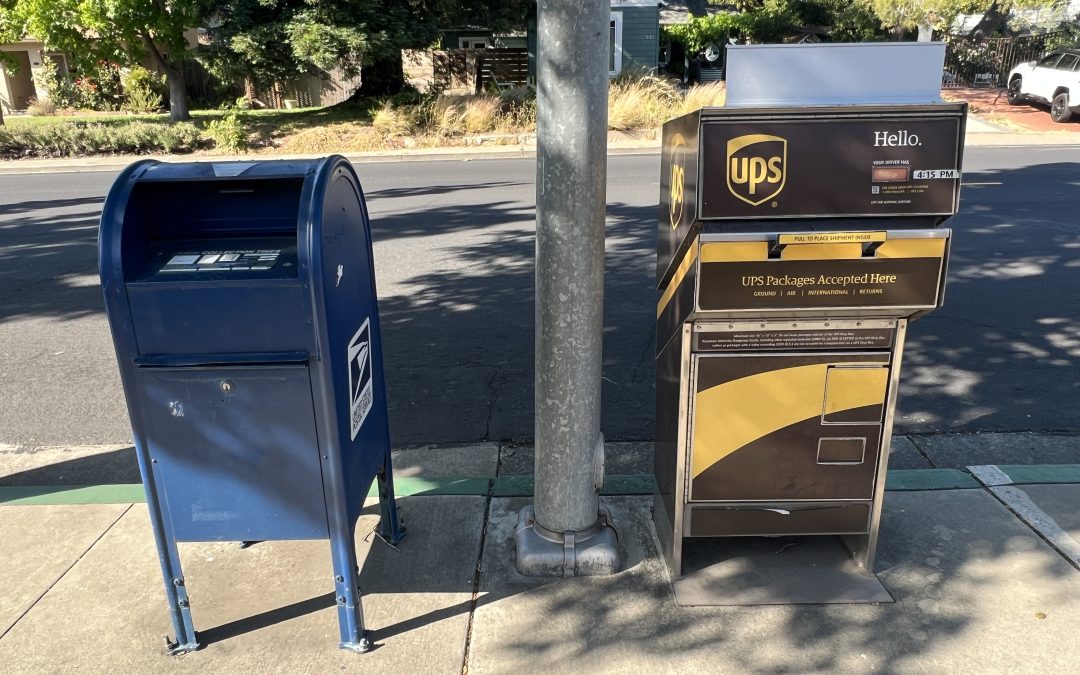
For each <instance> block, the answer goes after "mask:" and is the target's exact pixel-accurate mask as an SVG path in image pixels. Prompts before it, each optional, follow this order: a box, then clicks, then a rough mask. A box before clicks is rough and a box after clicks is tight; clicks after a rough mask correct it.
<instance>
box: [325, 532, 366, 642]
mask: <svg viewBox="0 0 1080 675" xmlns="http://www.w3.org/2000/svg"><path fill="white" fill-rule="evenodd" d="M330 548H331V551H332V553H333V556H334V588H335V590H336V591H337V592H336V593H335V601H336V603H337V610H338V626H339V627H340V629H341V642H339V643H338V647H340V648H341V649H347V650H349V651H353V652H361V653H362V652H366V651H368V650H369V649H371V643H370V641H369V640H368V635H367V630H365V629H364V608H363V606H362V605H361V602H360V568H359V564H358V562H357V559H356V541H355V537H354V535H353V533H352V532H349V533H348V535H347V536H344V537H333V538H332V539H331V540H330Z"/></svg>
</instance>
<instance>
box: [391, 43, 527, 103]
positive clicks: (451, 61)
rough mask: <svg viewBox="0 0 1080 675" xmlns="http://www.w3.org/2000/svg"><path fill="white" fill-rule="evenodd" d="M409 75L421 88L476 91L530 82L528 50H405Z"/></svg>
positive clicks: (465, 91)
mask: <svg viewBox="0 0 1080 675" xmlns="http://www.w3.org/2000/svg"><path fill="white" fill-rule="evenodd" d="M402 66H403V68H404V70H405V74H406V77H407V78H408V79H409V82H410V83H412V84H413V86H415V87H416V88H417V89H419V90H420V91H424V92H427V91H440V92H446V93H451V94H475V93H479V92H482V91H486V90H488V89H491V88H506V87H508V86H519V85H524V84H527V83H528V81H529V52H528V50H526V49H432V50H422V51H410V52H405V53H404V54H403V55H402Z"/></svg>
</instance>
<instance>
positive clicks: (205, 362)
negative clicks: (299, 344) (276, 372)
mask: <svg viewBox="0 0 1080 675" xmlns="http://www.w3.org/2000/svg"><path fill="white" fill-rule="evenodd" d="M309 360H310V357H309V356H308V353H307V352H256V353H247V354H155V355H153V356H136V357H135V359H134V360H133V363H134V364H135V366H136V367H138V368H191V367H195V366H260V365H275V366H280V365H291V364H296V365H303V364H306V363H307V362H308V361H309Z"/></svg>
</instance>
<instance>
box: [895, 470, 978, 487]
mask: <svg viewBox="0 0 1080 675" xmlns="http://www.w3.org/2000/svg"><path fill="white" fill-rule="evenodd" d="M980 487H982V483H980V482H979V481H977V480H975V478H974V477H973V476H972V475H971V474H970V473H968V472H967V471H963V470H961V469H893V470H892V471H890V472H889V473H888V476H887V477H886V479H885V489H886V490H890V491H895V492H903V491H912V490H963V489H966V488H980Z"/></svg>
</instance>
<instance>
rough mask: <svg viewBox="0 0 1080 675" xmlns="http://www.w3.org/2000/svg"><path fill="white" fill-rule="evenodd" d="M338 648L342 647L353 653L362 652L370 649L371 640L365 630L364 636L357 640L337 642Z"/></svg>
mask: <svg viewBox="0 0 1080 675" xmlns="http://www.w3.org/2000/svg"><path fill="white" fill-rule="evenodd" d="M338 649H344V650H345V651H347V652H353V653H355V654H364V653H366V652H370V651H371V640H369V639H368V637H367V631H365V632H364V637H363V638H361V639H360V640H359V641H357V642H339V643H338Z"/></svg>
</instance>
